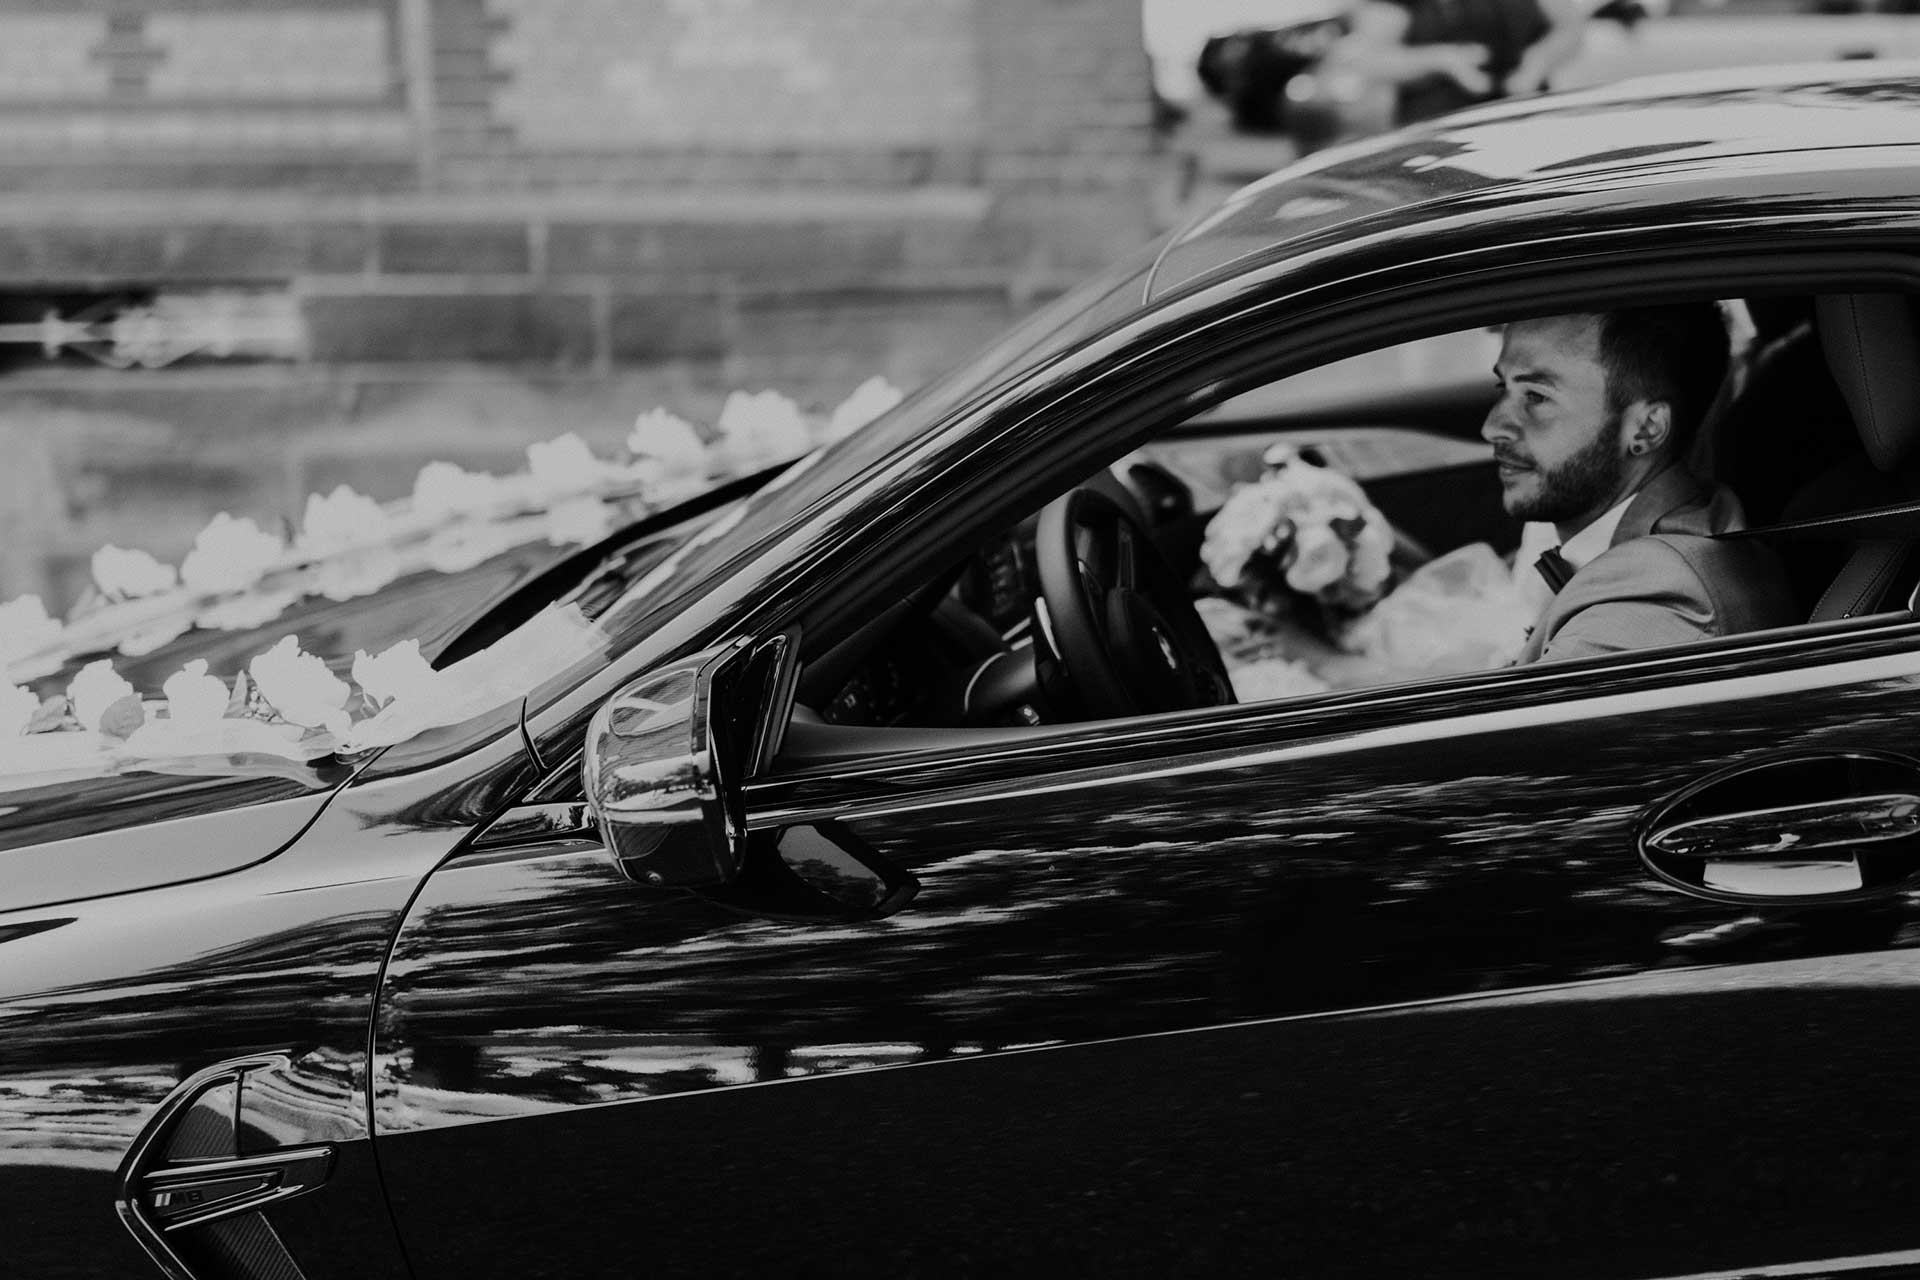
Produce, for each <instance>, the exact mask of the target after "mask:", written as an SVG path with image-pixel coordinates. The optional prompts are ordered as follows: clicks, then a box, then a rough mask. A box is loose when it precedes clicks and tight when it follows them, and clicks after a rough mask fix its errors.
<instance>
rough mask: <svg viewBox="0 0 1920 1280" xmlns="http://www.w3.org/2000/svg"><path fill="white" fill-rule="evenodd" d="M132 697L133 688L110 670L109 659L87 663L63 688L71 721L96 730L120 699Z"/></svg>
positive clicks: (110, 662) (111, 661)
mask: <svg viewBox="0 0 1920 1280" xmlns="http://www.w3.org/2000/svg"><path fill="white" fill-rule="evenodd" d="M133 696H135V695H134V688H133V686H132V685H131V684H129V683H127V681H126V678H125V677H123V676H122V675H121V674H120V673H119V672H118V671H115V670H114V669H113V660H112V659H111V658H101V659H100V660H99V661H97V662H89V663H88V664H87V665H86V666H84V667H82V668H80V670H79V671H78V672H76V673H75V674H74V677H73V679H72V681H70V682H69V683H68V685H67V701H68V702H69V703H71V704H72V705H73V718H74V719H76V720H78V721H79V722H80V727H81V728H83V729H92V730H95V731H98V730H99V728H100V722H101V720H102V718H104V717H105V716H106V714H107V711H108V709H109V708H111V707H112V706H113V705H114V704H115V703H116V702H119V701H120V700H121V699H122V698H131V697H133Z"/></svg>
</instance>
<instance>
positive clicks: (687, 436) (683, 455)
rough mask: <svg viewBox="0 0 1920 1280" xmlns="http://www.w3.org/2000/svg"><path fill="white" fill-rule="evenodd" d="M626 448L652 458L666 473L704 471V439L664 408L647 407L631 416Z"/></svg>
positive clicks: (702, 472)
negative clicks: (631, 427) (631, 422)
mask: <svg viewBox="0 0 1920 1280" xmlns="http://www.w3.org/2000/svg"><path fill="white" fill-rule="evenodd" d="M627 451H628V452H630V453H632V454H633V456H634V457H636V458H652V459H654V460H655V461H657V462H659V463H660V464H661V465H662V467H663V469H664V470H665V471H666V473H667V474H668V475H669V476H687V475H696V476H697V475H705V474H706V472H707V442H706V441H704V440H702V439H701V438H700V433H699V432H698V431H696V430H694V426H693V424H692V423H691V422H688V421H687V420H686V419H685V418H682V417H679V416H678V415H676V414H672V413H669V412H668V411H667V410H665V409H649V410H647V411H646V412H645V413H643V414H641V415H640V416H639V417H638V418H635V419H634V420H633V431H632V432H631V433H630V434H629V435H628V436H627Z"/></svg>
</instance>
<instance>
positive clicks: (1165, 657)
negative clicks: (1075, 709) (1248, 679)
mask: <svg viewBox="0 0 1920 1280" xmlns="http://www.w3.org/2000/svg"><path fill="white" fill-rule="evenodd" d="M1035 555H1036V559H1037V560H1038V561H1039V574H1040V599H1039V600H1038V601H1036V602H1035V605H1036V612H1037V613H1038V614H1039V618H1038V621H1039V623H1040V625H1039V627H1038V628H1037V631H1038V632H1039V638H1038V640H1037V641H1036V648H1037V656H1038V658H1039V662H1038V666H1039V670H1040V678H1041V685H1042V687H1043V688H1046V689H1047V692H1048V693H1049V695H1050V696H1054V697H1059V696H1061V695H1062V694H1064V695H1066V696H1067V697H1069V698H1070V699H1071V700H1072V701H1074V702H1076V703H1078V705H1079V707H1080V709H1081V710H1082V711H1083V712H1084V713H1085V714H1087V715H1089V716H1092V717H1096V718H1107V717H1112V716H1136V715H1150V714H1153V713H1155V712H1160V711H1178V710H1181V709H1183V708H1187V707H1211V706H1217V705H1219V704H1221V703H1228V702H1232V701H1233V685H1232V684H1231V683H1230V682H1229V681H1228V679H1227V667H1226V663H1225V662H1223V661H1221V658H1220V650H1219V648H1218V647H1217V646H1216V645H1215V644H1214V643H1213V637H1212V636H1210V635H1208V634H1207V628H1206V624H1205V623H1203V622H1201V621H1200V614H1199V612H1198V611H1197V610H1196V609H1195V608H1194V607H1193V600H1192V599H1191V598H1190V597H1189V596H1188V595H1187V588H1186V584H1185V583H1184V582H1182V581H1181V580H1180V575H1179V574H1178V573H1176V572H1175V571H1174V569H1173V567H1172V566H1171V565H1169V564H1168V563H1167V561H1166V557H1164V556H1162V555H1161V554H1160V549H1159V548H1158V547H1156V546H1155V545H1154V542H1153V538H1152V537H1151V536H1150V535H1149V534H1148V533H1147V531H1146V529H1145V528H1144V527H1143V526H1142V525H1141V524H1140V522H1139V520H1138V519H1137V518H1136V517H1135V516H1134V515H1132V513H1130V512H1128V511H1127V510H1126V509H1125V508H1124V507H1122V506H1121V505H1120V504H1119V503H1117V502H1115V501H1114V500H1113V499H1112V498H1110V497H1108V496H1107V495H1106V494H1104V493H1101V492H1100V491H1099V490H1097V489H1092V488H1088V487H1085V486H1082V487H1080V488H1078V489H1074V490H1073V491H1072V492H1070V493H1068V494H1066V495H1065V496H1064V497H1061V498H1056V499H1055V500H1054V501H1052V502H1050V503H1048V504H1047V506H1046V509H1045V510H1043V511H1042V512H1041V513H1040V529H1039V533H1038V536H1037V541H1036V545H1035ZM1045 649H1051V650H1052V652H1051V654H1048V653H1046V652H1044V650H1045ZM1049 658H1051V659H1052V661H1051V662H1050V661H1049ZM1049 685H1051V686H1053V687H1051V688H1048V686H1049ZM1061 686H1065V687H1064V688H1062V687H1061Z"/></svg>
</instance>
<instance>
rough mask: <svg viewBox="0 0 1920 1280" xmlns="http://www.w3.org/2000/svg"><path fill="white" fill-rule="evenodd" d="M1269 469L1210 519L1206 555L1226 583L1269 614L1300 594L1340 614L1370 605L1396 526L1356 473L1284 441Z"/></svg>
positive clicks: (1384, 578)
mask: <svg viewBox="0 0 1920 1280" xmlns="http://www.w3.org/2000/svg"><path fill="white" fill-rule="evenodd" d="M1262 461H1263V462H1264V463H1265V467H1266V469H1265V472H1264V473H1263V474H1262V475H1261V477H1260V479H1259V480H1257V481H1255V482H1254V483H1252V484H1247V485H1241V486H1240V487H1239V488H1237V489H1235V490H1234V492H1233V494H1232V496H1230V497H1229V498H1228V499H1227V501H1226V504H1225V505H1224V506H1222V507H1221V508H1220V510H1219V512H1218V513H1217V514H1216V515H1215V516H1214V517H1213V519H1212V520H1211V521H1209V522H1208V524H1207V534H1206V540H1205V542H1204V543H1203V544H1202V545H1201V548H1200V558H1201V560H1202V561H1203V562H1204V563H1205V564H1206V566H1207V571H1208V572H1209V573H1211V574H1212V575H1213V578H1214V581H1216V582H1218V583H1219V584H1220V585H1221V586H1223V587H1227V588H1229V589H1233V590H1238V591H1240V592H1242V593H1243V594H1244V596H1245V598H1246V599H1247V601H1248V603H1249V604H1251V605H1252V606H1253V607H1254V608H1256V609H1258V610H1260V611H1261V612H1263V613H1269V614H1276V613H1284V612H1287V611H1288V609H1289V606H1290V605H1291V604H1292V603H1293V602H1294V600H1295V599H1296V598H1298V597H1305V598H1306V599H1307V600H1309V601H1313V602H1315V603H1317V604H1318V605H1319V606H1321V607H1322V608H1323V609H1325V610H1326V611H1328V612H1330V613H1331V614H1333V615H1335V617H1336V618H1351V617H1352V616H1354V615H1356V614H1359V613H1361V612H1364V611H1365V610H1366V609H1367V608H1369V607H1370V606H1371V605H1372V604H1373V603H1374V602H1375V601H1377V600H1378V599H1379V598H1380V597H1381V596H1382V595H1383V594H1384V593H1385V592H1386V589H1387V585H1388V580H1389V578H1390V577H1391V574H1392V566H1391V563H1390V558H1391V555H1392V552H1393V546H1394V537H1393V530H1392V529H1391V528H1390V527H1389V525H1388V524H1387V519H1386V517H1385V516H1383V515H1381V514H1380V512H1379V510H1378V509H1377V508H1376V507H1375V506H1374V505H1373V504H1372V503H1371V502H1369V501H1367V496H1366V494H1365V493H1364V492H1362V491H1361V488H1360V486H1359V485H1358V484H1356V483H1355V482H1354V481H1353V479H1352V478H1351V477H1349V476H1345V475H1342V474H1341V473H1340V472H1338V471H1335V470H1333V469H1332V468H1330V467H1327V466H1324V465H1321V464H1320V463H1319V462H1318V461H1316V460H1313V459H1310V458H1308V457H1306V456H1303V455H1302V454H1301V453H1300V451H1298V450H1296V449H1294V448H1293V447H1292V446H1291V445H1284V444H1282V445H1275V446H1274V447H1273V448H1271V449H1269V450H1268V451H1267V453H1266V454H1265V456H1264V457H1263V459H1262Z"/></svg>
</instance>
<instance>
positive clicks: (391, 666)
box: [353, 640, 440, 707]
mask: <svg viewBox="0 0 1920 1280" xmlns="http://www.w3.org/2000/svg"><path fill="white" fill-rule="evenodd" d="M439 678H440V673H439V672H437V671H435V670H434V669H433V667H432V666H431V665H430V664H429V663H428V662H427V660H426V658H425V657H423V656H421V653H420V642H419V641H418V640H403V641H402V642H400V643H399V644H396V645H393V646H392V647H390V648H387V649H383V650H381V651H380V653H379V654H377V655H376V654H371V653H368V652H367V651H366V650H365V649H361V650H358V651H357V652H355V653H354V655H353V682H354V683H355V684H357V685H359V686H360V692H361V693H364V694H366V695H367V701H369V702H371V703H373V705H374V706H376V707H383V706H385V705H387V704H388V703H389V702H392V701H393V700H394V699H395V698H400V697H409V696H411V697H425V696H430V695H431V694H432V692H433V686H434V683H435V682H436V681H437V680H439Z"/></svg>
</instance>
